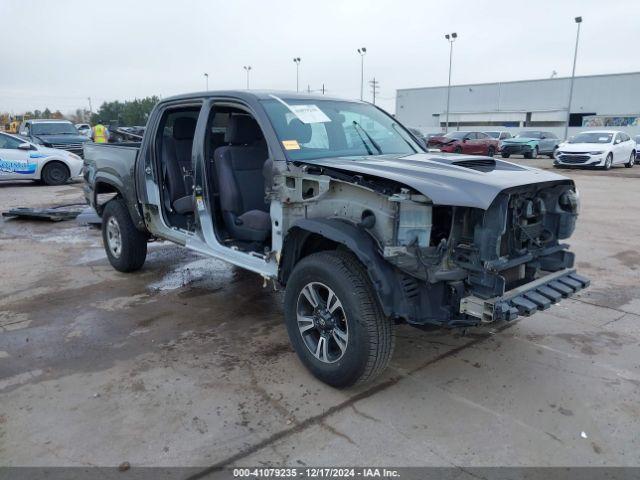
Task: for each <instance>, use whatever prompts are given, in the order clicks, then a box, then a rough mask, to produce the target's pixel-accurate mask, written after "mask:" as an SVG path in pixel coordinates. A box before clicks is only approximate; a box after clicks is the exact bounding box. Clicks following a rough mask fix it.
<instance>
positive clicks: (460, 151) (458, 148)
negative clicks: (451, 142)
mask: <svg viewBox="0 0 640 480" xmlns="http://www.w3.org/2000/svg"><path fill="white" fill-rule="evenodd" d="M453 153H462V147H456V148H454V149H453Z"/></svg>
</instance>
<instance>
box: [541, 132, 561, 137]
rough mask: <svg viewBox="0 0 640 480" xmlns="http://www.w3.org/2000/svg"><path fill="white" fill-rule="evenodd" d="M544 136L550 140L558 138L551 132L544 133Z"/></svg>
mask: <svg viewBox="0 0 640 480" xmlns="http://www.w3.org/2000/svg"><path fill="white" fill-rule="evenodd" d="M544 136H545V137H547V138H552V139H556V138H558V137H556V136H555V135H554V134H553V133H551V132H544Z"/></svg>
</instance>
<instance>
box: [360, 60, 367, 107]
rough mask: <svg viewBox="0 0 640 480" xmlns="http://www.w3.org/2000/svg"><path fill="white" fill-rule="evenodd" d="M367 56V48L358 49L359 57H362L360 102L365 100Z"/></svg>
mask: <svg viewBox="0 0 640 480" xmlns="http://www.w3.org/2000/svg"><path fill="white" fill-rule="evenodd" d="M366 54H367V49H366V48H365V47H362V48H359V49H358V55H360V100H361V101H362V100H363V98H364V56H365V55H366Z"/></svg>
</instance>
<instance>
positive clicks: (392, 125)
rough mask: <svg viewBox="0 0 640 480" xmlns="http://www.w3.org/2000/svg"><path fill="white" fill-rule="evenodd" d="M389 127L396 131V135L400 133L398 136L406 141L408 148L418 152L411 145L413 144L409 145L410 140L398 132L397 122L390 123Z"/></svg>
mask: <svg viewBox="0 0 640 480" xmlns="http://www.w3.org/2000/svg"><path fill="white" fill-rule="evenodd" d="M391 127H392V128H393V129H394V130H395V131H396V133H397V134H398V135H400V138H402V140H404V141H405V143H406V144H407V145H409V148H410V149H411V150H413V153H418V151H417V150H416V149H415V148H414V147H413V145H411V142H410V141H409V140H407V139H406V138H404V135H402V133H401V132H400V130H398V124H397V123H392V124H391Z"/></svg>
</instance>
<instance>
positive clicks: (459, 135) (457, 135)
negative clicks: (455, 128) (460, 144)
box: [445, 132, 469, 140]
mask: <svg viewBox="0 0 640 480" xmlns="http://www.w3.org/2000/svg"><path fill="white" fill-rule="evenodd" d="M468 134H469V132H451V133H447V134H446V135H445V137H447V138H456V139H459V140H462V139H463V138H464V137H466V136H467V135H468Z"/></svg>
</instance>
